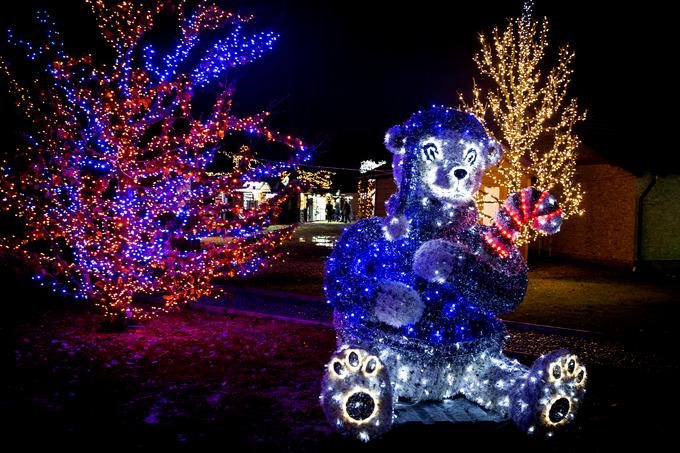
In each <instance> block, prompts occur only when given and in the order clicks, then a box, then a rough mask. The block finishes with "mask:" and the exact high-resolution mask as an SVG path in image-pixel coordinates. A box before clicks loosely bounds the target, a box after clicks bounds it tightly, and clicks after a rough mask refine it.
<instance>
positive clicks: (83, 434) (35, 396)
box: [2, 305, 678, 452]
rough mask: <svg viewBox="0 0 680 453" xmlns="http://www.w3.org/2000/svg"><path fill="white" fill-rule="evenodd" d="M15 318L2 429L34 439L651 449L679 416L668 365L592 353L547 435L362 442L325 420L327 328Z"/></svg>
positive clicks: (237, 447)
mask: <svg viewBox="0 0 680 453" xmlns="http://www.w3.org/2000/svg"><path fill="white" fill-rule="evenodd" d="M21 318H22V319H20V320H19V321H20V322H18V323H17V324H16V325H15V326H12V327H7V319H5V322H3V325H4V327H3V336H4V337H5V339H8V338H10V339H12V340H11V341H9V342H7V343H4V344H5V345H6V346H8V349H9V350H7V351H6V352H7V354H6V355H5V358H6V359H7V360H8V361H9V362H10V363H8V365H10V366H8V367H6V368H4V369H5V370H6V371H5V373H4V374H5V376H4V377H5V378H6V380H7V382H8V385H7V387H6V388H5V389H4V391H5V393H4V394H3V397H2V406H3V412H4V413H5V414H7V415H9V422H4V424H3V428H4V429H6V430H7V431H6V432H5V433H4V434H3V439H4V440H5V442H10V441H12V442H14V441H18V442H20V445H21V446H22V447H23V448H22V449H27V450H29V451H30V449H31V448H40V447H50V448H51V449H54V448H57V447H68V448H69V450H71V451H72V450H76V451H77V450H80V449H85V448H87V449H99V448H101V447H102V446H106V447H110V448H125V449H141V448H145V449H148V448H153V451H156V450H158V449H171V450H174V449H178V448H187V449H192V450H198V451H201V450H207V449H211V450H213V449H214V448H218V449H219V450H222V451H324V452H330V451H369V450H370V451H406V448H405V447H406V446H407V445H408V446H413V445H414V444H415V445H418V446H420V447H421V448H422V449H427V450H431V451H435V446H436V445H437V444H438V443H442V442H443V443H445V444H449V445H451V448H460V447H462V446H468V445H469V446H476V448H481V450H482V451H487V450H489V449H491V448H496V447H503V446H507V445H512V449H513V451H521V450H528V451H579V452H581V451H611V450H613V449H614V448H616V447H617V446H622V445H626V444H629V443H632V442H635V440H636V439H638V438H640V437H642V438H644V439H645V442H646V443H647V446H648V447H652V449H653V446H654V445H656V444H658V443H660V442H662V441H664V440H666V438H667V437H669V436H670V434H671V429H673V430H674V429H675V428H674V419H669V418H666V415H667V414H668V413H669V412H670V409H672V408H674V407H676V405H677V404H678V399H677V396H675V395H674V393H673V392H672V388H669V387H668V385H670V382H672V381H671V380H672V379H673V377H674V376H675V375H676V374H677V368H675V369H672V370H662V371H652V370H650V369H648V368H647V367H641V368H622V369H618V368H611V367H598V366H592V367H591V368H590V373H589V375H590V378H589V379H590V381H589V393H588V395H587V399H586V402H585V404H584V406H583V408H582V411H581V413H580V416H579V418H578V422H577V423H576V424H575V425H574V426H573V427H572V428H571V429H568V430H567V431H565V432H563V433H561V435H558V436H556V437H555V438H552V439H547V438H532V437H526V436H525V435H524V434H522V433H520V432H519V431H518V430H517V429H516V428H515V427H514V425H512V424H510V423H507V424H501V425H497V424H490V423H477V424H471V423H468V424H462V425H451V424H439V425H420V424H413V425H406V426H401V427H399V428H396V429H394V430H393V431H392V432H390V433H389V434H388V435H387V436H386V437H385V438H384V439H382V440H380V441H378V442H376V443H372V444H370V445H369V446H368V447H366V446H362V445H359V444H357V443H355V442H353V441H349V440H345V439H342V438H340V437H339V436H337V435H335V434H333V433H331V431H330V429H329V427H328V425H327V424H326V422H325V419H324V417H323V414H322V412H321V409H320V407H319V404H318V393H319V381H320V378H321V374H322V371H323V364H324V363H325V362H326V361H327V360H328V357H329V356H330V354H331V352H332V351H333V349H334V347H335V337H334V334H333V332H332V331H331V330H330V329H327V328H321V327H317V326H309V325H304V324H296V323H291V322H282V321H276V320H266V319H257V318H251V317H245V316H235V317H232V316H225V315H223V314H219V313H213V312H203V311H196V310H191V309H185V310H183V311H182V312H180V313H178V314H172V315H169V316H165V317H163V318H160V319H157V320H155V321H152V322H150V323H148V324H146V325H145V326H143V327H141V328H137V329H132V330H129V331H128V332H125V333H99V332H97V330H96V328H97V325H98V323H97V318H96V317H95V315H94V314H92V313H91V312H89V311H88V310H86V309H84V308H83V307H73V306H71V305H67V306H62V307H57V308H56V309H46V310H41V311H40V312H39V313H36V312H33V313H29V314H24V315H22V316H21ZM669 390H671V392H670V393H668V394H667V392H668V391H669ZM427 450H425V451H427Z"/></svg>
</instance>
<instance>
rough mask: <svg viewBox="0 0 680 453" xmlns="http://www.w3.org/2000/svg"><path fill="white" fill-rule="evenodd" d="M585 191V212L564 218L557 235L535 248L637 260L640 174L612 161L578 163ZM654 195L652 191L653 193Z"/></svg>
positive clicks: (603, 259)
mask: <svg viewBox="0 0 680 453" xmlns="http://www.w3.org/2000/svg"><path fill="white" fill-rule="evenodd" d="M576 179H577V180H578V181H579V182H580V183H581V185H582V187H583V189H584V191H585V195H584V199H583V207H584V208H585V213H584V214H583V215H582V216H573V217H571V218H569V219H568V220H567V221H565V222H564V224H563V225H562V229H561V231H560V232H559V233H557V234H556V235H554V236H552V237H550V238H545V239H542V240H541V242H540V243H537V244H534V245H533V246H532V248H540V249H541V253H550V254H551V255H556V256H564V257H568V258H574V259H579V260H586V261H592V262H600V263H605V264H613V265H620V266H632V265H633V263H634V260H635V243H636V229H635V228H636V227H635V224H636V221H637V216H636V203H637V197H638V190H639V189H638V185H639V184H637V181H636V180H637V178H636V177H635V176H634V175H632V174H631V173H629V172H627V171H626V170H624V169H622V168H619V167H615V166H613V165H609V164H595V165H579V166H578V167H577V170H576ZM650 195H651V194H650Z"/></svg>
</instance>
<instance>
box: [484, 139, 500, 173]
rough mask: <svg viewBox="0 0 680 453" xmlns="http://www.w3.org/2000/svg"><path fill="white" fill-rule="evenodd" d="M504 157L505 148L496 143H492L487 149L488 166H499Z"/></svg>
mask: <svg viewBox="0 0 680 453" xmlns="http://www.w3.org/2000/svg"><path fill="white" fill-rule="evenodd" d="M501 157H503V147H502V146H501V144H500V143H498V142H496V141H491V142H489V144H488V145H487V147H486V166H487V167H493V166H494V165H498V163H499V162H500V161H501Z"/></svg>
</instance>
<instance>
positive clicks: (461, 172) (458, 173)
mask: <svg viewBox="0 0 680 453" xmlns="http://www.w3.org/2000/svg"><path fill="white" fill-rule="evenodd" d="M453 176H455V177H456V178H458V179H463V178H465V176H467V171H465V170H463V169H462V168H457V169H456V170H455V171H454V172H453Z"/></svg>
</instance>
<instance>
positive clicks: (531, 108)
mask: <svg viewBox="0 0 680 453" xmlns="http://www.w3.org/2000/svg"><path fill="white" fill-rule="evenodd" d="M531 9H532V3H531V2H526V3H525V4H524V14H523V15H522V17H520V18H515V19H511V20H510V21H509V22H508V25H507V27H506V28H505V29H504V30H502V31H500V30H499V29H498V28H494V29H493V31H492V33H491V37H490V39H489V38H488V37H487V36H486V35H484V34H480V35H479V42H480V44H481V50H480V52H479V53H478V54H477V55H475V58H474V61H475V63H476V65H477V69H478V71H479V73H480V75H481V76H482V79H483V80H485V81H486V82H488V85H477V83H475V84H474V86H473V89H472V102H471V103H467V102H466V100H465V99H464V98H463V96H462V95H461V96H460V102H461V105H462V107H463V109H464V110H466V111H469V112H472V113H473V114H474V115H475V116H476V117H477V118H478V119H479V120H480V121H481V122H482V123H483V124H485V126H486V127H487V128H488V129H489V130H490V133H492V134H493V136H494V137H495V138H496V140H498V141H499V142H500V143H502V144H503V147H504V151H505V156H504V159H503V161H502V162H501V164H500V165H499V166H498V168H497V170H496V171H494V172H492V173H489V176H490V177H491V178H492V180H493V182H494V183H495V184H496V185H498V186H500V187H505V188H506V189H507V190H508V192H518V191H519V190H521V189H522V188H523V187H526V186H527V185H528V184H529V183H528V179H529V177H531V178H533V179H534V181H533V182H532V183H531V184H532V185H533V186H535V187H537V188H538V189H540V190H545V191H550V192H551V193H553V194H555V196H557V198H558V201H559V203H560V206H561V207H562V209H563V216H564V218H565V219H566V218H568V217H569V216H571V215H574V214H576V215H581V214H582V213H583V208H581V201H582V199H583V190H582V189H581V185H580V184H579V183H577V182H575V181H574V174H575V171H576V158H577V151H576V149H577V148H578V146H579V145H580V143H581V141H580V139H579V137H578V136H577V135H576V134H575V133H574V126H575V125H576V124H578V123H579V122H581V121H583V120H585V113H583V112H581V111H580V110H579V108H578V104H577V102H576V99H574V98H569V97H568V96H567V89H568V86H569V82H570V76H571V74H572V72H573V69H572V68H571V64H572V62H573V59H574V52H573V51H571V50H570V49H569V48H568V47H563V48H561V49H560V50H559V58H558V61H557V64H556V65H555V66H553V67H551V68H550V69H548V70H546V69H544V68H543V65H544V57H545V53H546V50H547V48H548V45H549V43H548V21H547V20H546V19H544V20H543V22H542V23H538V22H537V21H535V20H534V19H533V18H532V17H531ZM478 201H481V198H480V199H478ZM532 231H536V230H530V229H526V230H525V231H524V233H522V235H520V237H519V238H518V243H523V242H526V241H527V240H531V239H533V238H535V237H536V235H535V233H531V232H532Z"/></svg>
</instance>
